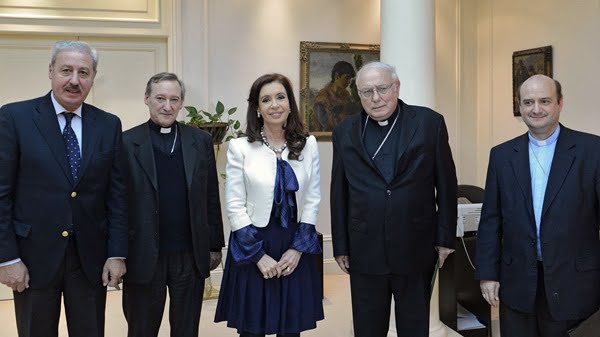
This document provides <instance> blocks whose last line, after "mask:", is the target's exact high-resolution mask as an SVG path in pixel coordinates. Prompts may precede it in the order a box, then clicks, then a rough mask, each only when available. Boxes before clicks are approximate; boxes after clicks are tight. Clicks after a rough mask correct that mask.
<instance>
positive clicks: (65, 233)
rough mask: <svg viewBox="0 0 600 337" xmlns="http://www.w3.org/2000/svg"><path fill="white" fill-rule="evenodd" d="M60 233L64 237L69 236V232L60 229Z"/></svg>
mask: <svg viewBox="0 0 600 337" xmlns="http://www.w3.org/2000/svg"><path fill="white" fill-rule="evenodd" d="M60 235H62V237H63V238H66V237H69V232H67V231H62V233H60Z"/></svg>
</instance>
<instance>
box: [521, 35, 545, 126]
mask: <svg viewBox="0 0 600 337" xmlns="http://www.w3.org/2000/svg"><path fill="white" fill-rule="evenodd" d="M536 74H544V75H546V76H548V77H552V46H545V47H539V48H533V49H526V50H520V51H516V52H514V53H513V55H512V85H513V115H514V116H515V117H518V116H521V111H520V110H519V88H520V87H521V84H522V83H523V82H525V80H526V79H528V78H529V77H530V76H533V75H536Z"/></svg>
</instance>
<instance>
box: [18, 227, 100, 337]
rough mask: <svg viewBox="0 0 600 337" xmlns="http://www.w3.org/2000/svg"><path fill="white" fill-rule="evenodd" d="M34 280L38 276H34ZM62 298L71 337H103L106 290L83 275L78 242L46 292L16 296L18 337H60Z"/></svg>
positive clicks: (71, 242) (70, 246) (71, 246)
mask: <svg viewBox="0 0 600 337" xmlns="http://www.w3.org/2000/svg"><path fill="white" fill-rule="evenodd" d="M33 277H35V275H34V276H33ZM61 297H62V298H64V304H65V313H66V318H67V329H68V331H69V336H71V337H103V336H104V308H105V305H106V288H105V287H103V286H102V283H101V282H98V284H95V285H92V284H91V283H90V281H89V280H88V279H87V278H86V276H85V274H84V273H83V269H82V266H81V261H80V259H79V253H78V251H77V247H76V244H75V238H74V237H72V238H70V239H69V244H68V246H67V250H66V252H65V257H64V259H63V261H62V263H61V265H60V268H59V271H58V273H57V274H56V277H55V278H54V279H53V280H52V282H51V283H50V284H49V285H48V286H47V287H46V288H43V289H31V288H30V289H26V290H25V291H23V292H21V293H19V292H14V299H15V301H14V303H15V312H16V316H17V330H18V333H19V337H57V336H58V321H59V318H60V310H61V309H60V308H61Z"/></svg>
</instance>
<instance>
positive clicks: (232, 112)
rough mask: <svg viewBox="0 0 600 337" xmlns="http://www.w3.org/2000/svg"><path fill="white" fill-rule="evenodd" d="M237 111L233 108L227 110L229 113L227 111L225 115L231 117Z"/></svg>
mask: <svg viewBox="0 0 600 337" xmlns="http://www.w3.org/2000/svg"><path fill="white" fill-rule="evenodd" d="M236 111H237V107H233V108H231V109H229V111H227V114H228V115H229V116H231V115H233V114H234V113H235V112H236Z"/></svg>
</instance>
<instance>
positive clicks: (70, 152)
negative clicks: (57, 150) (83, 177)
mask: <svg viewBox="0 0 600 337" xmlns="http://www.w3.org/2000/svg"><path fill="white" fill-rule="evenodd" d="M63 115H65V119H66V120H67V124H66V125H65V128H64V130H63V137H64V138H65V144H66V145H67V159H68V160H69V166H70V167H71V175H72V176H73V180H74V181H77V178H79V166H80V165H81V153H80V152H79V142H78V141H77V135H75V131H73V128H72V127H71V120H72V119H73V116H75V114H74V113H72V112H66V111H65V112H63Z"/></svg>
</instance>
